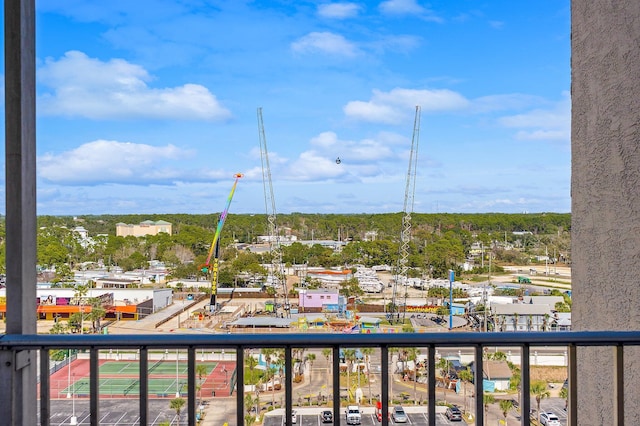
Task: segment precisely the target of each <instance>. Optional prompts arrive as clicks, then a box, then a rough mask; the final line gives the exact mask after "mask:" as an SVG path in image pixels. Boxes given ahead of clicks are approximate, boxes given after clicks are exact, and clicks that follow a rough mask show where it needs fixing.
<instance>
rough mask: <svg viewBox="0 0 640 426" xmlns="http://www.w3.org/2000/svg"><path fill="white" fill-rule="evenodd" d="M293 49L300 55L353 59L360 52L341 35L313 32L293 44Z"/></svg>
mask: <svg viewBox="0 0 640 426" xmlns="http://www.w3.org/2000/svg"><path fill="white" fill-rule="evenodd" d="M291 49H293V51H294V52H300V53H317V52H321V53H327V54H331V55H339V56H347V57H353V56H356V55H358V54H359V53H360V52H359V50H358V48H357V47H356V45H355V44H353V43H351V42H350V41H348V40H347V39H345V38H344V37H342V36H341V35H339V34H334V33H330V32H312V33H309V34H307V35H306V36H304V37H301V38H300V39H298V40H297V41H295V42H293V43H291Z"/></svg>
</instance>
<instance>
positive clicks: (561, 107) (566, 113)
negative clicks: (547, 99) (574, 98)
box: [498, 93, 571, 142]
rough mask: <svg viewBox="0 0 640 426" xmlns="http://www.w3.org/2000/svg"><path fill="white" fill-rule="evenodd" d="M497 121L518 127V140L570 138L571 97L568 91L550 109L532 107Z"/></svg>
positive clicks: (566, 140)
mask: <svg viewBox="0 0 640 426" xmlns="http://www.w3.org/2000/svg"><path fill="white" fill-rule="evenodd" d="M498 122H499V123H500V124H501V125H503V126H505V127H508V128H520V129H523V130H519V131H518V132H517V133H516V134H515V138H516V139H518V140H547V141H551V140H553V141H564V142H569V141H570V140H571V99H570V96H569V94H568V93H564V94H563V99H562V100H561V101H560V102H558V103H557V104H556V105H554V106H553V107H552V108H550V109H534V110H532V111H529V112H527V113H523V114H517V115H512V116H507V117H502V118H500V119H499V120H498Z"/></svg>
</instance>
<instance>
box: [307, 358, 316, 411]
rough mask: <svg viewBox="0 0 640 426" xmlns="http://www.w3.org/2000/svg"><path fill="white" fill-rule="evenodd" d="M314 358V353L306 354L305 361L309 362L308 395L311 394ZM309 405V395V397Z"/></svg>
mask: <svg viewBox="0 0 640 426" xmlns="http://www.w3.org/2000/svg"><path fill="white" fill-rule="evenodd" d="M315 360H316V354H313V353H309V354H307V362H308V363H309V395H311V377H312V376H313V361H315ZM309 405H311V397H309Z"/></svg>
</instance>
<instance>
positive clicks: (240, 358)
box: [0, 331, 640, 426]
mask: <svg viewBox="0 0 640 426" xmlns="http://www.w3.org/2000/svg"><path fill="white" fill-rule="evenodd" d="M637 345H640V332H636V331H633V332H613V331H598V332H566V333H552V332H544V333H525V332H522V333H513V332H512V333H398V334H355V335H353V334H269V335H262V334H256V335H248V334H238V335H235V334H216V335H131V336H126V335H79V336H78V335H10V334H9V335H4V336H0V350H3V351H12V352H13V355H14V356H13V359H14V360H15V363H16V365H15V368H21V365H24V364H25V363H29V362H30V359H34V357H31V356H30V354H31V353H30V352H28V351H34V350H35V351H39V357H40V372H39V376H40V381H39V390H40V402H39V403H40V424H41V425H43V426H45V425H49V424H50V415H51V406H50V400H51V398H50V369H49V350H51V349H82V350H88V351H89V360H90V361H89V364H90V373H89V401H90V402H89V409H90V416H89V419H90V422H91V424H92V425H98V424H99V419H100V415H99V400H100V394H99V377H98V376H99V374H98V371H99V370H98V366H99V354H100V351H102V350H132V349H133V350H138V351H139V360H140V362H139V369H140V371H139V382H140V384H139V389H140V395H139V411H140V412H139V416H140V424H141V425H146V424H148V423H149V412H148V396H149V392H148V390H149V388H148V378H149V357H148V354H149V351H155V350H168V349H178V350H180V349H182V350H186V352H187V361H188V367H187V374H188V379H187V409H186V412H187V416H188V424H190V425H195V424H197V420H196V418H197V416H196V412H197V407H196V403H197V393H196V386H197V384H196V356H197V353H198V351H199V350H206V349H209V350H214V349H225V350H231V351H235V354H236V363H237V364H236V365H237V366H243V365H244V354H245V350H246V349H254V348H282V349H284V358H285V359H284V365H285V366H291V365H292V350H293V349H296V348H331V349H332V360H333V362H332V364H331V365H332V366H334V367H333V368H332V370H331V371H332V376H331V377H332V383H333V389H332V392H333V398H332V401H333V413H334V424H335V425H340V421H341V415H340V413H341V398H340V371H339V368H336V367H335V366H338V365H339V363H340V360H339V356H340V349H341V348H366V347H370V348H377V349H379V350H380V356H381V370H380V371H381V372H383V373H382V374H381V375H380V381H381V398H380V399H381V402H382V413H386V412H388V409H389V407H388V401H389V375H388V374H385V373H384V372H388V371H389V356H388V355H389V348H404V347H419V348H425V349H426V350H427V390H428V411H427V412H428V416H427V417H428V424H429V425H431V426H433V425H435V424H436V416H435V413H436V392H435V390H436V349H441V348H463V347H464V348H469V347H471V348H473V353H474V355H473V357H474V364H475V366H476V371H475V377H482V374H483V372H482V366H483V354H484V349H485V348H494V347H519V348H520V351H521V353H520V359H521V365H520V366H521V389H525V390H526V389H529V387H530V352H531V351H530V350H531V348H536V347H541V346H546V347H564V348H566V350H567V353H568V377H569V388H568V390H569V392H568V393H569V397H568V410H567V411H568V419H569V424H570V425H575V424H577V423H576V413H577V398H576V396H577V394H576V389H577V385H578V378H577V374H576V351H577V348H578V347H581V346H608V347H613V348H614V351H613V359H612V363H613V365H614V366H615V374H614V386H615V391H616V392H615V398H616V399H615V401H614V407H613V409H614V413H615V416H616V418H617V419H624V412H623V410H624V400H623V395H624V392H623V386H624V370H623V355H624V347H625V346H637ZM284 374H285V383H284V392H285V422H286V424H288V425H289V424H291V413H292V409H293V391H292V389H293V386H292V385H293V372H292V368H284ZM244 382H245V381H244V369H243V368H237V380H236V386H237V388H236V392H235V396H236V407H237V410H236V417H237V418H236V424H237V425H238V426H239V425H243V424H244V421H245V420H244V410H243V405H244ZM473 386H474V392H475V394H476V395H483V381H482V380H475V381H474V384H473ZM524 393H525V395H528V394H527V392H526V391H525V392H524ZM33 400H34V401H35V400H36V395H34V398H33ZM483 403H484V401H483V398H475V403H474V411H475V424H477V425H482V424H485V423H484V405H483ZM34 408H35V407H34ZM530 409H531V407H530V398H528V397H523V398H521V402H520V412H521V413H529V412H530ZM388 423H389V420H388V419H387V417H386V416H382V426H387V425H388ZM521 424H522V425H528V424H530V419H529V416H528V415H522V416H521Z"/></svg>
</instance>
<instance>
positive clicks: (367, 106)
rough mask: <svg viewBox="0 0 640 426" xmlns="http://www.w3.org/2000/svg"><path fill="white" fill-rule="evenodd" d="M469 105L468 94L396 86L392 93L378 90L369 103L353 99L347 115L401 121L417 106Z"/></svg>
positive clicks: (453, 107)
mask: <svg viewBox="0 0 640 426" xmlns="http://www.w3.org/2000/svg"><path fill="white" fill-rule="evenodd" d="M469 104H470V103H469V101H468V100H467V99H466V98H465V97H464V96H462V95H460V94H459V93H456V92H453V91H451V90H447V89H440V90H414V89H402V88H396V89H393V90H391V91H390V92H382V91H380V90H374V91H373V96H372V97H371V100H369V101H368V102H364V101H351V102H349V103H347V105H345V106H344V108H343V110H344V113H345V114H346V115H347V116H349V117H351V118H354V119H357V120H363V121H370V122H381V123H389V124H398V123H400V122H401V121H402V119H403V118H405V117H407V116H408V114H410V113H411V112H413V111H414V110H415V106H416V105H420V107H421V108H422V110H424V111H447V110H459V109H464V108H467V107H468V106H469Z"/></svg>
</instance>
